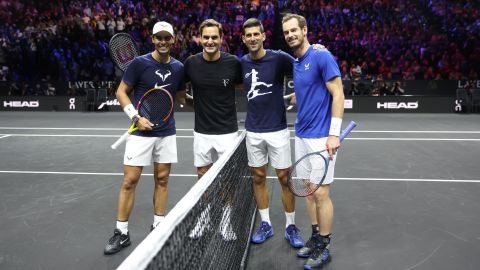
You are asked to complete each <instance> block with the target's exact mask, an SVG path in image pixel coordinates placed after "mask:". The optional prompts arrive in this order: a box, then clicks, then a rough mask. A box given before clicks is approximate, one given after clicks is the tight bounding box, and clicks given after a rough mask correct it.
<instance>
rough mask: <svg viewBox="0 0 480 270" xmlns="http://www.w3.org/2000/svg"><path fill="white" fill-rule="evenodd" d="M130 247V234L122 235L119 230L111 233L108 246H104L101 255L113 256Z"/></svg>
mask: <svg viewBox="0 0 480 270" xmlns="http://www.w3.org/2000/svg"><path fill="white" fill-rule="evenodd" d="M129 245H130V234H129V233H127V234H126V235H125V234H122V232H121V231H120V230H119V229H115V230H114V231H113V236H112V237H111V238H110V239H109V240H108V244H107V245H106V246H105V250H104V251H103V253H105V254H106V255H110V254H115V253H117V252H119V251H120V250H121V249H122V248H124V247H128V246H129Z"/></svg>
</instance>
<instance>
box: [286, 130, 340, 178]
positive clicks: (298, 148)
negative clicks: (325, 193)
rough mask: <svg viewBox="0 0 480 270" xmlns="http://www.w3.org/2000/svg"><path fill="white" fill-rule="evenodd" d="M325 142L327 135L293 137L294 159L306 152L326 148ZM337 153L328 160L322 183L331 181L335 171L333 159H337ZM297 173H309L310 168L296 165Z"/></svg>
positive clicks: (310, 171)
mask: <svg viewBox="0 0 480 270" xmlns="http://www.w3.org/2000/svg"><path fill="white" fill-rule="evenodd" d="M326 144H327V137H324V138H299V137H295V160H299V159H300V158H302V157H303V156H305V155H306V154H309V153H312V152H319V151H323V150H325V148H326ZM325 154H326V157H328V153H325ZM337 156H338V154H335V156H334V157H333V160H330V163H329V164H328V171H327V175H326V176H325V180H324V181H323V185H328V184H331V183H333V174H334V171H335V161H336V160H337ZM322 162H323V161H322ZM295 169H296V170H297V175H311V173H312V170H311V168H302V167H300V166H296V168H295Z"/></svg>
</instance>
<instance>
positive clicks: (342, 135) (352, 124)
mask: <svg viewBox="0 0 480 270" xmlns="http://www.w3.org/2000/svg"><path fill="white" fill-rule="evenodd" d="M356 126H357V123H355V122H354V121H350V123H348V126H347V127H346V128H345V129H344V130H342V132H341V133H340V141H343V139H345V137H347V136H348V134H349V133H350V131H352V129H354V128H355V127H356Z"/></svg>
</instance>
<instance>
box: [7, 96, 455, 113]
mask: <svg viewBox="0 0 480 270" xmlns="http://www.w3.org/2000/svg"><path fill="white" fill-rule="evenodd" d="M236 103H237V110H238V111H240V112H245V110H246V98H245V96H243V95H238V96H237V97H236ZM354 103H355V106H353V104H354ZM461 105H462V104H460V103H459V102H458V101H457V100H456V99H455V97H439V96H386V97H369V96H354V97H349V98H347V99H345V103H344V106H345V110H346V111H347V112H352V113H454V112H459V111H461V108H462V107H461ZM0 110H2V111H122V109H121V106H120V103H119V102H118V100H116V99H107V100H105V101H104V102H99V103H91V104H88V103H87V102H86V98H85V97H82V96H32V97H28V96H0ZM175 110H176V111H192V109H191V108H190V107H188V106H183V107H181V106H180V105H179V104H176V105H175ZM295 110H296V107H294V109H293V110H292V111H289V112H295Z"/></svg>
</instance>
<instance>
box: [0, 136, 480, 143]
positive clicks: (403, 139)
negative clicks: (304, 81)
mask: <svg viewBox="0 0 480 270" xmlns="http://www.w3.org/2000/svg"><path fill="white" fill-rule="evenodd" d="M0 136H6V137H8V136H12V137H92V138H118V137H119V136H120V134H118V135H115V134H113V135H89V134H0ZM177 138H193V136H181V135H177ZM290 140H295V138H294V137H292V138H290ZM345 140H362V141H473V142H475V141H480V138H479V139H469V138H449V139H444V138H380V137H379V138H375V137H370V138H345Z"/></svg>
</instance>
